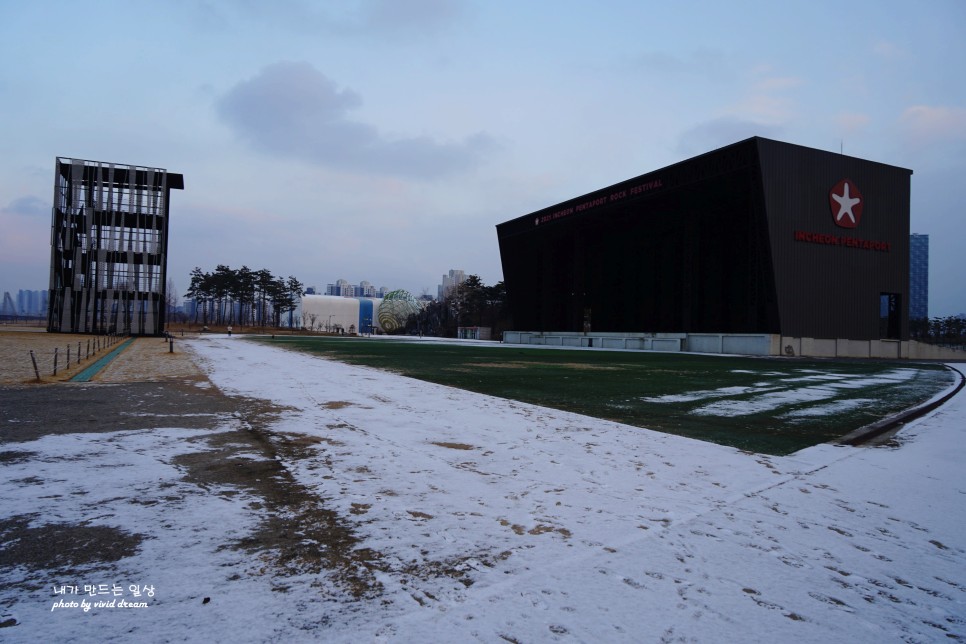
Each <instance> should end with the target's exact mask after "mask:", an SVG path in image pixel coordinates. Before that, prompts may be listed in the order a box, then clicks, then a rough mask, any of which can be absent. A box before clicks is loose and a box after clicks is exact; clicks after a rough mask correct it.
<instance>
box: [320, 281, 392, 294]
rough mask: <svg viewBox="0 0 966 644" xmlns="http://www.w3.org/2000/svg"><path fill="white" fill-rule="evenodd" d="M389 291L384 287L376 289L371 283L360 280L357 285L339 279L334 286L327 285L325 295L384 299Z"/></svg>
mask: <svg viewBox="0 0 966 644" xmlns="http://www.w3.org/2000/svg"><path fill="white" fill-rule="evenodd" d="M388 292H389V289H388V288H387V287H385V286H380V287H379V288H376V287H375V286H373V285H372V283H371V282H367V281H366V280H362V281H361V282H359V284H358V285H356V284H350V283H349V282H348V280H344V279H339V280H336V282H335V284H327V285H326V287H325V294H326V295H338V296H342V297H375V298H378V297H385V296H386V293H388Z"/></svg>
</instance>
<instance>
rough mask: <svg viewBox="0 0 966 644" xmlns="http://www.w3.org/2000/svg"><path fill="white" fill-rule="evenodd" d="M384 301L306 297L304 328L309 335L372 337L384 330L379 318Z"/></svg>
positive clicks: (303, 297)
mask: <svg viewBox="0 0 966 644" xmlns="http://www.w3.org/2000/svg"><path fill="white" fill-rule="evenodd" d="M381 303H382V300H381V299H377V298H365V297H340V296H338V295H303V296H302V326H303V327H305V328H306V329H309V330H310V331H335V332H342V333H371V332H372V331H373V330H376V329H382V327H381V326H380V324H379V320H378V319H377V317H376V310H377V309H378V308H379V305H380V304H381Z"/></svg>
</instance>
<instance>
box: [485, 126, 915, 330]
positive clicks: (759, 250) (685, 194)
mask: <svg viewBox="0 0 966 644" xmlns="http://www.w3.org/2000/svg"><path fill="white" fill-rule="evenodd" d="M911 175H912V171H911V170H907V169H903V168H898V167H894V166H889V165H885V164H881V163H875V162H871V161H865V160H862V159H856V158H853V157H848V156H844V155H841V154H835V153H831V152H824V151H821V150H815V149H811V148H806V147H802V146H797V145H791V144H787V143H780V142H778V141H772V140H768V139H763V138H759V137H754V138H751V139H748V140H745V141H741V142H739V143H735V144H733V145H729V146H727V147H724V148H721V149H719V150H715V151H713V152H708V153H706V154H703V155H701V156H698V157H695V158H693V159H689V160H687V161H683V162H681V163H677V164H674V165H672V166H668V167H666V168H663V169H661V170H657V171H655V172H651V173H648V174H645V175H641V176H639V177H636V178H634V179H629V180H627V181H624V182H621V183H618V184H616V185H613V186H610V187H607V188H603V189H601V190H597V191H596V192H592V193H590V194H587V195H584V196H581V197H577V198H575V199H571V200H569V201H565V202H563V203H560V204H557V205H555V206H551V207H549V208H544V209H543V210H540V211H537V212H534V213H531V214H528V215H524V216H522V217H518V218H517V219H513V220H511V221H507V222H505V223H502V224H500V225H498V226H497V235H498V238H499V243H500V254H501V257H502V261H503V275H504V281H505V283H506V286H507V292H508V295H509V298H510V306H511V309H512V313H513V320H514V327H515V329H517V330H520V331H589V330H591V329H592V330H593V331H594V332H628V333H633V332H641V333H660V332H671V333H757V334H781V335H782V336H788V337H807V338H843V339H850V340H874V339H908V301H909V299H908V292H909V195H910V178H911Z"/></svg>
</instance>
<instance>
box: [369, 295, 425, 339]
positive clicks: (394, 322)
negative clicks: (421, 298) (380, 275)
mask: <svg viewBox="0 0 966 644" xmlns="http://www.w3.org/2000/svg"><path fill="white" fill-rule="evenodd" d="M418 312H419V302H417V301H416V298H415V297H413V295H412V293H410V292H409V291H404V290H402V289H399V290H396V291H390V292H389V293H387V294H386V297H384V298H383V300H382V303H381V304H380V305H379V309H378V310H377V311H376V317H377V318H378V319H379V326H381V327H382V330H383V331H385V332H386V333H394V332H395V331H397V330H399V329H401V328H402V327H404V326H406V320H408V319H409V316H410V315H413V314H414V313H418Z"/></svg>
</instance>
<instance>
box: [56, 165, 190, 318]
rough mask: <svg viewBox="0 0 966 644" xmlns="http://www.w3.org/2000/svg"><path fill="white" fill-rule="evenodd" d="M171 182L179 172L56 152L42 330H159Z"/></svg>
mask: <svg viewBox="0 0 966 644" xmlns="http://www.w3.org/2000/svg"><path fill="white" fill-rule="evenodd" d="M173 189H177V190H183V189H184V177H183V176H182V175H180V174H175V173H171V172H167V171H166V170H164V169H161V168H145V167H140V166H129V165H122V164H116V163H100V162H96V161H84V160H81V159H63V158H58V159H57V161H56V166H55V168H54V205H53V211H52V221H51V240H50V245H51V249H50V253H51V259H50V295H49V299H48V310H47V330H48V331H55V332H56V331H60V332H67V333H115V332H117V333H131V334H135V335H159V334H161V333H162V332H163V331H164V326H165V313H166V306H165V304H166V303H165V295H166V282H167V258H168V211H169V205H170V197H171V190H173Z"/></svg>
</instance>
